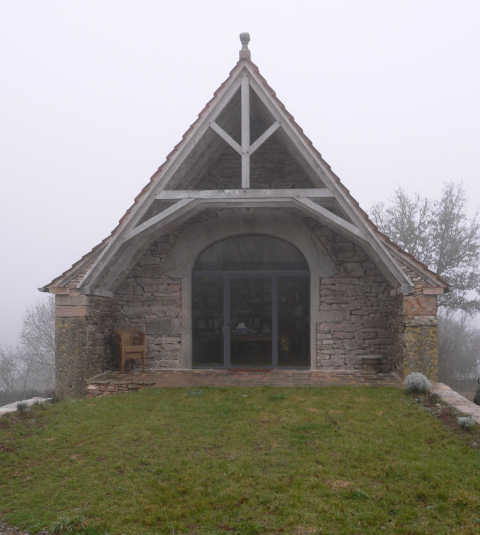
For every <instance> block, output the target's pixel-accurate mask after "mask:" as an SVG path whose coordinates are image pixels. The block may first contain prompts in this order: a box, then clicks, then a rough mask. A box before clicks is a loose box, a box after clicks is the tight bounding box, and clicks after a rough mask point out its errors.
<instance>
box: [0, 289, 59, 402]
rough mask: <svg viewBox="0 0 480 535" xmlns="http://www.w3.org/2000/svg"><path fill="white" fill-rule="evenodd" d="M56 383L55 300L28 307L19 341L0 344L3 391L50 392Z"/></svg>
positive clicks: (0, 389) (19, 393) (0, 375)
mask: <svg viewBox="0 0 480 535" xmlns="http://www.w3.org/2000/svg"><path fill="white" fill-rule="evenodd" d="M54 387H55V302H54V300H53V298H52V297H49V299H48V300H47V301H45V302H40V303H37V304H36V305H34V306H33V307H30V308H28V309H27V310H26V312H25V316H24V319H23V327H22V331H21V335H20V341H19V344H18V345H17V346H16V347H15V348H6V347H0V391H4V392H6V391H9V392H18V395H19V396H22V395H23V393H25V392H27V391H28V392H31V391H37V392H48V391H51V390H53V388H54Z"/></svg>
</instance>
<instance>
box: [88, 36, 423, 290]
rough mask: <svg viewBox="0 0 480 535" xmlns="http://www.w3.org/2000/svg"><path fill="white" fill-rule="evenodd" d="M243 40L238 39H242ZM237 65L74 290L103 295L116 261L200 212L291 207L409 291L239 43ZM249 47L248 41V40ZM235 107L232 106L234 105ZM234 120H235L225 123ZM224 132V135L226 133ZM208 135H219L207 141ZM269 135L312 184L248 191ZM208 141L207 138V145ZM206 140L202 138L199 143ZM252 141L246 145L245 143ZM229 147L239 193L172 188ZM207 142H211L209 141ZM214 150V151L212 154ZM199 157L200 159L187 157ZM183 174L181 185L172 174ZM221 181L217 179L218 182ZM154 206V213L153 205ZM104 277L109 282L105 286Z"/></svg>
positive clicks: (405, 280) (398, 269)
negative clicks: (267, 120)
mask: <svg viewBox="0 0 480 535" xmlns="http://www.w3.org/2000/svg"><path fill="white" fill-rule="evenodd" d="M242 35H243V34H242ZM242 43H243V45H244V46H243V48H242V51H241V53H240V61H239V62H238V63H237V65H236V67H235V68H234V69H233V71H232V72H231V73H230V76H229V78H228V79H227V81H226V82H225V83H224V84H223V85H222V86H221V87H220V89H219V90H218V91H217V92H216V94H215V96H214V98H213V100H212V101H211V102H210V103H209V104H208V105H207V106H206V108H205V109H204V110H203V111H202V113H201V114H200V115H199V119H198V120H197V121H196V122H195V123H194V125H192V127H191V128H190V130H189V131H188V132H187V134H186V135H185V136H184V138H183V140H182V142H181V143H180V144H179V145H178V146H177V147H176V148H175V149H174V151H173V153H171V154H170V155H169V157H168V158H167V161H166V163H165V164H164V165H163V166H162V167H161V168H160V169H159V170H158V171H157V173H156V174H155V175H154V176H153V177H152V180H151V183H150V184H149V187H148V189H147V190H146V191H145V192H144V193H143V194H142V195H141V196H140V197H139V198H138V199H137V200H136V202H135V204H134V205H133V207H132V208H131V209H130V211H129V212H128V213H127V214H126V216H125V217H124V219H123V220H122V222H121V223H120V225H119V226H118V227H117V229H116V230H115V232H114V233H113V235H112V236H111V238H110V240H109V242H108V244H107V246H106V247H105V248H104V249H103V251H102V252H101V254H100V255H99V257H98V258H97V259H96V261H95V262H94V263H93V265H92V266H91V267H90V269H89V271H88V272H87V273H86V275H85V276H84V278H83V280H82V281H81V283H80V285H79V288H80V290H81V291H83V292H84V293H92V294H95V293H98V294H108V287H112V286H113V284H114V281H113V280H112V277H113V278H114V277H119V276H120V275H119V274H120V270H119V269H118V268H115V264H117V263H121V264H125V262H126V263H127V264H130V265H132V264H133V263H134V262H135V261H136V259H137V258H138V256H137V254H138V252H139V251H140V250H141V247H142V246H143V245H145V243H146V242H147V241H148V240H152V239H153V237H154V236H159V235H161V234H165V233H167V232H170V231H171V229H172V228H175V226H176V225H178V224H179V223H180V222H182V221H184V220H186V219H188V218H189V217H191V216H192V215H193V214H195V213H198V212H199V211H201V210H203V209H205V208H211V207H215V208H225V207H228V208H245V207H248V208H258V207H268V208H282V207H289V208H294V209H296V210H298V211H300V212H301V213H303V214H305V215H307V216H309V217H311V218H313V219H316V220H318V221H320V222H321V223H323V224H325V225H326V226H328V227H330V228H332V229H333V230H335V231H336V232H339V233H341V234H343V235H345V236H347V237H349V238H350V239H352V240H353V241H355V242H357V243H359V244H360V245H361V246H362V248H363V249H364V250H365V251H366V252H367V253H368V254H369V255H370V256H371V258H372V259H373V260H374V262H375V263H376V264H377V266H378V267H379V268H380V269H381V271H382V272H383V273H384V275H385V276H386V278H387V279H388V280H389V281H390V282H391V284H392V286H394V287H395V288H397V289H398V290H399V291H402V292H408V291H410V289H411V287H412V283H411V281H410V280H409V278H408V276H407V275H406V273H405V271H404V270H403V269H402V268H401V266H400V265H399V264H398V262H397V260H396V258H394V257H393V256H392V255H391V254H390V252H389V250H388V248H387V247H386V246H385V244H384V242H383V241H382V240H381V239H380V238H379V236H378V234H377V233H376V232H375V231H374V229H373V228H372V226H371V225H370V224H369V223H368V222H367V220H366V218H365V215H364V214H363V213H361V210H360V209H359V208H358V205H357V204H356V203H355V201H353V199H352V198H351V197H350V195H349V194H348V193H346V192H345V189H344V188H343V187H342V186H341V185H340V183H339V180H338V179H337V177H335V175H333V173H332V172H331V170H330V168H329V166H328V165H327V164H326V163H325V162H324V161H323V159H322V158H321V156H320V155H319V154H318V152H316V151H315V149H313V147H312V145H311V143H310V142H309V141H308V140H307V138H305V136H304V135H303V133H302V132H301V130H300V128H299V127H298V125H297V124H296V123H295V122H294V120H293V118H292V117H291V115H290V114H288V112H287V111H286V110H285V108H284V107H283V105H282V104H281V103H280V102H279V101H278V99H277V98H276V97H275V94H274V93H273V91H272V90H271V88H270V87H269V86H268V85H267V83H266V82H265V80H264V79H263V78H262V77H261V75H260V74H259V72H258V69H257V67H256V66H255V65H254V64H253V63H252V62H251V61H250V53H249V51H248V48H246V45H245V42H244V41H242ZM247 44H248V40H247ZM238 95H240V106H239V108H240V109H239V110H238V111H239V113H240V120H239V124H240V132H239V134H240V135H237V136H234V135H232V131H231V130H232V129H231V128H230V129H228V128H227V127H226V126H225V122H224V123H221V121H219V117H220V115H221V114H222V112H223V111H224V110H225V109H226V107H227V106H229V105H230V107H232V105H231V102H232V101H233V100H234V98H235V99H237V100H238ZM252 95H253V96H254V97H255V99H258V100H259V101H260V102H261V103H262V105H263V107H264V109H265V110H267V111H268V114H269V116H270V117H271V119H272V122H271V124H269V125H268V126H267V127H266V128H265V129H264V130H263V132H261V133H258V132H257V134H258V135H257V137H256V138H255V139H254V136H252V125H251V120H252V114H251V98H252ZM237 108H238V106H237ZM232 120H233V121H234V120H236V119H235V118H234V119H232ZM229 130H230V131H229ZM212 133H214V134H215V135H216V136H218V138H220V139H218V138H215V136H212ZM274 134H276V135H281V138H282V139H283V140H284V142H285V147H286V150H288V151H289V152H290V153H291V154H292V155H294V157H296V158H297V160H298V161H299V162H300V164H301V166H302V168H303V169H305V170H306V172H307V173H308V176H309V178H310V180H311V182H312V184H313V185H314V186H315V187H312V188H294V187H290V188H280V189H256V188H252V187H251V183H250V182H251V180H250V177H251V157H252V155H253V154H254V153H255V152H256V151H258V150H259V149H260V147H262V145H264V144H265V143H266V142H267V141H268V140H269V139H270V138H271V137H272V136H273V135H274ZM212 139H213V140H214V141H208V140H212ZM206 140H207V141H206ZM252 140H253V141H252ZM218 142H220V143H223V144H226V145H228V146H229V147H230V148H231V149H233V151H235V153H236V154H237V155H238V156H239V157H240V159H241V176H239V177H238V178H239V180H238V182H239V183H238V186H240V187H239V188H238V189H231V188H229V189H177V185H178V184H185V183H187V184H188V177H192V180H191V182H193V183H194V180H193V178H195V177H196V174H197V170H198V169H199V168H200V163H199V162H200V161H202V162H203V164H202V165H203V166H204V167H205V166H208V165H213V164H214V161H213V158H212V160H211V161H209V154H211V153H212V154H213V153H214V152H215V149H214V148H212V147H213V143H217V145H216V146H217V147H218ZM209 143H210V144H209ZM217 151H218V149H217ZM196 153H198V154H201V157H202V160H199V159H197V160H195V159H194V158H193V156H192V155H195V154H196ZM180 175H181V176H182V177H187V181H185V178H183V179H182V180H183V182H182V180H180V179H179V176H180ZM220 182H221V177H220ZM155 206H157V207H158V209H156V210H154V209H153V208H154V207H155ZM107 279H109V281H110V282H107Z"/></svg>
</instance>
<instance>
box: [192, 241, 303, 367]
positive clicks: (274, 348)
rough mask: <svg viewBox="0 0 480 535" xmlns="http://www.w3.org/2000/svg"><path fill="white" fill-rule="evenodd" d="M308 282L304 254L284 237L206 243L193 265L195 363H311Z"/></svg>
mask: <svg viewBox="0 0 480 535" xmlns="http://www.w3.org/2000/svg"><path fill="white" fill-rule="evenodd" d="M309 286H310V285H309V272H308V266H307V264H306V261H305V259H304V257H303V255H302V254H301V253H300V252H299V251H298V249H296V248H295V247H294V246H292V245H291V244H289V243H288V242H285V241H284V240H280V239H278V238H272V237H269V236H258V235H247V236H237V237H232V238H229V239H226V240H223V241H221V242H217V243H215V244H214V245H212V246H210V247H209V248H207V249H206V250H205V251H203V252H202V253H201V254H200V256H199V258H198V259H197V262H196V264H195V269H194V272H193V289H192V320H193V366H194V367H200V368H210V367H247V368H251V367H254V368H271V367H287V368H306V367H309V366H310V354H309V346H310V325H309V323H310V322H309Z"/></svg>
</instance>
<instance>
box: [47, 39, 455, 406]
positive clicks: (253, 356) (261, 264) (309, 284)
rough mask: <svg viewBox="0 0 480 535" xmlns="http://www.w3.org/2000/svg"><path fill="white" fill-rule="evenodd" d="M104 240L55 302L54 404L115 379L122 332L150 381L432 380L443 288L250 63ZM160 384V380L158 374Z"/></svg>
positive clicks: (239, 68) (61, 282)
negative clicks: (273, 376) (191, 375)
mask: <svg viewBox="0 0 480 535" xmlns="http://www.w3.org/2000/svg"><path fill="white" fill-rule="evenodd" d="M241 41H242V49H241V51H240V58H239V61H238V63H237V64H236V65H235V67H234V68H233V70H232V71H231V73H230V75H229V76H228V78H227V80H226V81H225V82H224V83H223V84H222V85H221V86H220V87H219V88H218V89H217V91H216V92H215V94H214V96H213V98H212V100H211V101H210V102H209V103H208V104H207V105H206V106H205V108H204V109H203V110H202V111H201V113H200V115H199V117H198V119H197V120H196V121H195V122H194V123H193V124H192V125H191V127H190V128H189V130H188V131H187V132H186V133H185V135H184V136H183V138H182V140H181V142H180V143H179V144H178V145H177V146H176V147H175V148H174V149H173V151H172V152H171V153H170V154H169V155H168V156H167V159H166V161H165V163H164V164H163V165H162V166H161V167H160V168H159V169H158V171H157V172H156V173H155V174H154V175H153V176H152V178H151V179H150V182H149V183H148V184H147V185H146V186H145V187H144V189H143V190H142V191H141V192H140V194H139V195H138V196H137V197H136V199H135V201H134V203H133V205H132V206H131V207H130V209H129V210H128V211H127V213H126V214H125V215H124V216H123V218H122V219H121V220H120V223H119V224H118V226H117V227H116V228H115V229H114V231H113V232H112V233H111V235H110V236H108V237H107V238H106V239H105V240H104V241H103V242H101V243H100V244H99V245H97V246H96V247H95V248H94V249H93V250H91V251H90V252H89V253H87V254H86V255H85V256H83V257H82V258H81V259H80V260H79V261H78V262H77V263H76V264H74V265H73V266H72V267H71V268H70V269H68V270H67V271H66V272H65V273H63V274H62V275H60V276H58V277H57V278H55V279H54V280H53V281H52V282H50V283H49V284H47V285H46V286H45V287H44V288H42V289H41V290H43V291H47V292H51V293H54V294H55V298H56V340H57V341H56V343H57V354H56V364H57V393H58V395H59V396H61V397H63V396H72V395H82V394H83V393H85V388H86V381H87V379H88V378H90V377H92V376H94V375H95V374H99V373H101V372H103V371H106V370H110V369H115V368H116V367H117V368H118V363H117V362H115V359H114V358H113V357H112V354H111V337H112V332H113V331H114V329H116V328H119V327H126V326H128V327H136V328H139V329H141V330H142V331H144V332H145V333H146V337H147V344H148V356H147V363H148V368H149V369H150V370H165V373H168V371H167V370H171V369H175V370H185V371H187V370H196V369H199V370H202V369H209V370H210V369H224V370H234V369H236V368H240V369H275V370H277V371H278V370H308V371H310V372H312V373H313V372H325V373H327V372H332V371H338V372H342V371H344V372H348V373H350V374H353V375H355V374H357V375H358V376H361V375H362V374H365V373H371V372H374V371H376V372H378V371H380V372H383V373H396V374H398V375H399V376H402V375H404V374H406V373H407V372H409V371H411V370H416V371H422V372H424V373H426V374H428V375H429V376H430V377H432V378H435V377H436V373H437V340H436V309H437V302H436V301H437V296H438V295H439V294H442V293H443V292H444V291H446V290H447V286H446V284H445V283H444V282H443V281H442V280H441V279H440V278H439V277H438V276H437V275H436V274H435V273H432V272H431V271H429V270H428V269H427V267H426V266H424V265H423V264H421V263H420V262H418V261H417V260H416V259H415V258H413V257H412V256H410V255H408V254H407V253H406V252H404V251H402V250H400V249H399V248H398V247H396V246H395V245H394V244H393V243H392V242H390V241H389V240H388V238H387V237H386V236H384V235H383V234H381V233H380V232H379V231H378V230H377V228H376V227H375V226H374V224H373V223H372V222H371V221H370V220H369V218H368V216H367V214H366V213H365V212H363V211H362V209H361V208H360V206H359V205H358V203H357V202H356V201H355V199H353V198H352V196H351V195H350V193H349V191H348V190H347V189H346V188H345V186H344V185H343V184H342V183H341V182H340V179H339V178H338V177H337V176H336V175H335V174H334V173H333V172H332V170H331V169H330V167H329V165H328V164H327V163H326V162H325V161H324V160H323V159H322V157H321V155H320V154H319V153H318V152H317V151H316V150H315V148H314V147H313V145H312V143H311V142H310V141H309V139H308V138H307V137H306V136H305V134H304V133H303V131H302V130H301V128H300V127H299V126H298V125H297V124H296V122H295V120H294V118H293V117H292V116H291V115H290V114H289V113H288V111H287V110H286V109H285V107H284V106H283V104H282V103H281V102H280V101H279V99H278V98H277V96H276V95H275V93H274V91H273V90H272V88H271V87H270V86H269V85H268V84H267V82H266V81H265V79H264V78H263V77H262V76H261V74H260V72H259V70H258V68H257V67H256V65H255V64H254V63H252V61H251V59H250V51H249V49H248V41H249V36H248V34H242V35H241ZM158 373H160V371H159V372H158Z"/></svg>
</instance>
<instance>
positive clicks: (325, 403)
mask: <svg viewBox="0 0 480 535" xmlns="http://www.w3.org/2000/svg"><path fill="white" fill-rule="evenodd" d="M477 441H478V433H477V432H476V431H474V432H473V433H468V432H465V431H460V430H456V429H453V428H451V427H449V426H447V425H446V424H445V423H444V422H443V421H441V420H440V419H438V418H436V417H435V416H433V415H432V414H431V412H430V411H428V410H427V409H426V408H424V407H423V405H422V404H419V403H415V398H413V397H407V396H406V395H405V394H404V393H403V392H401V391H400V390H398V389H395V388H368V387H331V388H302V389H300V388H298V389H294V388H268V387H266V388H222V389H220V388H196V389H190V390H189V389H163V390H162V389H152V390H144V391H142V392H137V393H131V394H120V395H116V396H110V397H105V398H101V399H94V400H84V401H69V402H62V403H57V404H54V405H52V406H50V407H49V408H47V409H42V408H40V407H37V408H35V409H34V410H33V411H32V412H29V413H28V414H27V415H25V416H21V415H17V416H13V417H4V418H2V420H0V517H2V518H3V519H4V520H6V521H8V522H9V523H11V524H14V525H17V526H20V527H22V528H24V529H28V530H31V531H32V532H34V531H35V530H40V529H41V528H43V527H48V528H49V530H50V532H51V533H81V534H85V535H88V534H90V535H100V534H104V533H109V534H110V535H114V534H139V535H140V534H147V533H148V534H154V533H155V534H157V533H159V534H160V533H165V534H169V535H172V534H202V535H203V534H205V535H206V534H212V535H213V534H242V535H243V534H245V535H250V534H252V535H253V534H261V533H286V534H298V535H305V534H314V533H321V534H359V535H364V534H374V533H375V534H376V533H382V534H385V533H387V534H392V533H393V534H397V533H398V534H406V535H407V534H408V535H414V534H427V533H428V534H435V535H441V534H452V533H453V534H467V533H468V534H470V533H471V534H478V533H479V532H480V499H479V496H480V451H479V449H478V448H477V447H475V446H476V443H477ZM472 444H473V445H472Z"/></svg>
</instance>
